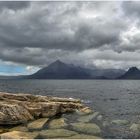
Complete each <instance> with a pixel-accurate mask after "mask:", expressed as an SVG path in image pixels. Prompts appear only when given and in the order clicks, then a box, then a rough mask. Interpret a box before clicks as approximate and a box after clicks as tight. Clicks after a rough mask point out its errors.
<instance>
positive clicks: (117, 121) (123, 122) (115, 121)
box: [111, 120, 129, 125]
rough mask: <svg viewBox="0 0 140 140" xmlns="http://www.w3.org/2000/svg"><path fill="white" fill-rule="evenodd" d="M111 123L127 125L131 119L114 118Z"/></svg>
mask: <svg viewBox="0 0 140 140" xmlns="http://www.w3.org/2000/svg"><path fill="white" fill-rule="evenodd" d="M111 124H115V125H127V124H129V121H127V120H113V121H111Z"/></svg>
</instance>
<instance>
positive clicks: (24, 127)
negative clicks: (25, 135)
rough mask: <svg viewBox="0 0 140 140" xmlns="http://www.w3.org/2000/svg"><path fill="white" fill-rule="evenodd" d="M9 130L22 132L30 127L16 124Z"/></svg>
mask: <svg viewBox="0 0 140 140" xmlns="http://www.w3.org/2000/svg"><path fill="white" fill-rule="evenodd" d="M9 131H22V132H28V128H27V127H26V126H16V127H13V128H11V129H9Z"/></svg>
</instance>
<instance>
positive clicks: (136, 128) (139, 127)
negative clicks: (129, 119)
mask: <svg viewBox="0 0 140 140" xmlns="http://www.w3.org/2000/svg"><path fill="white" fill-rule="evenodd" d="M130 130H131V131H132V132H134V133H138V132H140V124H136V123H133V124H132V125H131V126H130Z"/></svg>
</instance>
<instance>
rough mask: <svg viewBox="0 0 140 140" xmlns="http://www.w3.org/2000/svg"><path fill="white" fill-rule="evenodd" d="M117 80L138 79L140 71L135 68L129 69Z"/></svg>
mask: <svg viewBox="0 0 140 140" xmlns="http://www.w3.org/2000/svg"><path fill="white" fill-rule="evenodd" d="M118 79H140V70H139V69H138V68H137V67H131V68H129V69H128V71H127V72H126V73H124V74H123V75H122V76H120V77H118Z"/></svg>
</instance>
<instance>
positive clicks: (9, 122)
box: [0, 92, 101, 139]
mask: <svg viewBox="0 0 140 140" xmlns="http://www.w3.org/2000/svg"><path fill="white" fill-rule="evenodd" d="M73 113H76V114H78V115H80V116H83V117H86V115H90V114H92V113H93V111H92V110H91V109H90V108H89V107H86V106H85V105H83V104H82V103H81V101H80V100H79V99H73V98H59V97H48V96H41V95H31V94H11V93H3V92H0V138H1V139H11V138H12V139H28V138H30V139H35V138H43V139H44V138H45V139H46V138H71V139H73V138H92V139H97V138H98V139H99V138H100V137H99V136H100V134H101V130H100V128H99V126H98V125H96V124H88V123H85V122H81V120H79V121H78V122H77V123H71V124H69V123H67V118H65V117H62V116H63V114H73ZM94 115H96V113H95V114H94ZM91 117H94V116H91ZM81 119H86V120H90V116H89V118H81ZM69 128H70V129H69ZM86 131H87V133H86V134H84V132H86Z"/></svg>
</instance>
